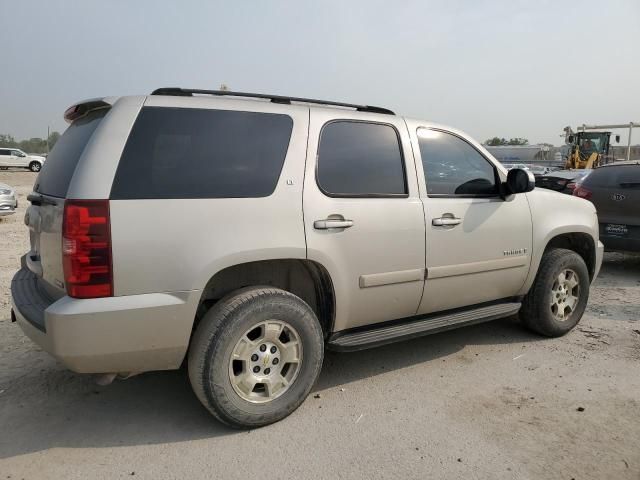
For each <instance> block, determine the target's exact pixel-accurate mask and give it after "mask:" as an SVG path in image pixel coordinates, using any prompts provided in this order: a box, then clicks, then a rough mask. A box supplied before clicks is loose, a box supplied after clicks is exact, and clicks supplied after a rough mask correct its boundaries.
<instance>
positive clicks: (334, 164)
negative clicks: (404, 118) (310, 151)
mask: <svg viewBox="0 0 640 480" xmlns="http://www.w3.org/2000/svg"><path fill="white" fill-rule="evenodd" d="M316 174H317V182H318V186H319V187H320V189H321V190H322V192H323V193H324V194H325V195H328V196H333V197H387V196H407V183H406V178H405V171H404V160H403V156H402V150H401V148H400V142H399V137H398V132H397V131H396V129H395V128H394V127H392V126H391V125H386V124H381V123H369V122H360V121H347V120H336V121H333V122H330V123H328V124H326V125H325V126H324V128H323V129H322V132H321V135H320V143H319V146H318V163H317V172H316Z"/></svg>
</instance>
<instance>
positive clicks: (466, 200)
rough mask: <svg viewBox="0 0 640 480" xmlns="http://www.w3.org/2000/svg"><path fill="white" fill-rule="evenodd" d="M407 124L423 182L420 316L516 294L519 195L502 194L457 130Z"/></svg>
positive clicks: (521, 267)
mask: <svg viewBox="0 0 640 480" xmlns="http://www.w3.org/2000/svg"><path fill="white" fill-rule="evenodd" d="M409 128H410V132H411V135H412V138H413V139H414V141H415V144H416V145H417V147H418V148H417V149H416V150H417V151H418V152H417V154H419V155H420V160H418V159H417V160H416V164H417V167H418V171H419V176H420V177H421V178H420V180H421V181H422V182H424V183H421V185H423V186H424V187H425V188H423V189H422V192H423V195H422V197H423V201H424V210H425V225H426V248H427V253H426V264H427V279H426V282H425V287H424V295H423V297H422V302H421V304H420V307H419V313H431V312H437V311H442V310H447V309H451V308H458V307H464V306H469V305H474V304H479V303H483V302H488V301H494V300H499V299H503V298H508V297H511V296H514V295H516V294H517V292H518V290H520V288H521V287H522V285H523V284H524V282H525V279H526V277H527V274H528V272H529V265H530V262H531V243H532V239H531V234H532V225H531V214H530V211H529V205H528V202H527V198H526V195H525V194H519V195H511V196H509V197H507V198H506V199H503V198H501V197H500V195H499V189H498V184H499V182H500V181H501V174H500V172H499V171H498V169H497V168H496V165H494V164H493V163H492V161H490V160H489V159H488V158H487V157H486V156H485V155H484V154H483V153H482V152H481V150H480V148H479V146H477V145H474V143H473V142H472V141H471V140H470V139H468V138H466V137H464V136H463V135H462V134H459V133H453V132H450V131H446V130H442V129H436V128H424V127H422V126H420V125H413V126H411V125H410V126H409Z"/></svg>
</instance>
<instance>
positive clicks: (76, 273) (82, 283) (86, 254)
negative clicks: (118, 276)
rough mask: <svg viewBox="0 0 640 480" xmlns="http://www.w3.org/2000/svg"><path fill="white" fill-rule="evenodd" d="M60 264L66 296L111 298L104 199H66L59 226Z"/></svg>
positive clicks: (109, 237)
mask: <svg viewBox="0 0 640 480" xmlns="http://www.w3.org/2000/svg"><path fill="white" fill-rule="evenodd" d="M62 259H63V260H62V263H63V267H64V280H65V284H66V286H67V295H69V296H70V297H75V298H96V297H110V296H112V295H113V274H112V267H111V228H110V221H109V201H108V200H67V201H66V202H65V204H64V220H63V224H62Z"/></svg>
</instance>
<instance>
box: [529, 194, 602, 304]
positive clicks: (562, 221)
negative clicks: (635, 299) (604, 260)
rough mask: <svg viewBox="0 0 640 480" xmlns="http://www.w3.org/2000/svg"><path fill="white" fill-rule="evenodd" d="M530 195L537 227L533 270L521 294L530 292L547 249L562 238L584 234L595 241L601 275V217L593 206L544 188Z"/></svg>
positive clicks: (532, 262)
mask: <svg viewBox="0 0 640 480" xmlns="http://www.w3.org/2000/svg"><path fill="white" fill-rule="evenodd" d="M526 195H527V200H528V201H529V208H530V209H531V219H532V223H533V234H532V235H533V238H532V251H531V267H530V269H529V274H528V275H527V279H526V281H525V283H524V285H523V286H522V288H521V289H520V292H519V294H520V295H525V294H526V293H527V292H528V291H529V289H530V288H531V285H532V284H533V281H534V280H535V278H536V274H537V273H538V268H539V267H540V261H541V260H542V255H543V254H544V251H545V249H546V248H547V245H549V242H551V241H552V240H553V239H554V238H556V237H558V236H559V235H565V234H571V233H582V234H586V235H589V236H590V237H591V239H592V240H593V248H594V251H593V255H594V258H595V259H596V265H595V268H594V273H596V274H597V270H598V269H599V261H600V260H598V251H597V249H598V245H599V230H598V216H597V214H596V209H595V207H594V206H593V204H592V203H591V202H589V201H587V200H583V199H581V198H577V197H573V196H570V195H565V194H561V193H557V192H553V191H551V190H545V189H541V188H536V189H534V190H533V191H532V192H529V193H527V194H526ZM600 258H601V255H600Z"/></svg>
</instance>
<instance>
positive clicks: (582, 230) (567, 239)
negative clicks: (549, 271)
mask: <svg viewBox="0 0 640 480" xmlns="http://www.w3.org/2000/svg"><path fill="white" fill-rule="evenodd" d="M551 248H566V249H568V250H571V251H574V252H576V253H577V254H578V255H580V256H581V257H582V259H583V260H584V262H585V264H586V265H587V270H588V271H589V279H590V280H593V279H594V277H595V275H596V273H597V267H598V265H597V263H598V262H597V251H596V248H597V239H594V237H593V234H592V230H591V229H590V228H588V227H586V226H584V227H583V226H578V227H575V226H574V227H564V228H559V229H556V230H554V231H552V232H550V233H549V235H547V237H546V238H545V239H544V241H543V242H541V243H540V246H539V247H536V246H535V244H534V252H533V255H532V261H531V268H530V269H529V275H528V276H527V280H526V282H525V284H524V285H523V287H522V289H521V290H520V292H519V295H526V294H527V292H528V291H529V289H530V288H531V286H532V285H533V282H534V280H535V278H536V275H537V273H538V269H539V268H540V262H541V261H542V257H543V255H544V254H545V253H546V252H547V251H549V249H551Z"/></svg>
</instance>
